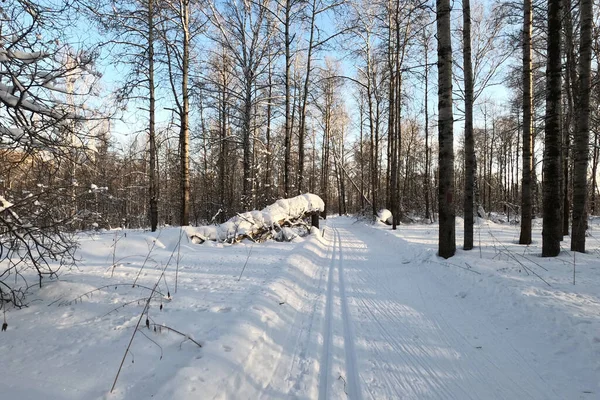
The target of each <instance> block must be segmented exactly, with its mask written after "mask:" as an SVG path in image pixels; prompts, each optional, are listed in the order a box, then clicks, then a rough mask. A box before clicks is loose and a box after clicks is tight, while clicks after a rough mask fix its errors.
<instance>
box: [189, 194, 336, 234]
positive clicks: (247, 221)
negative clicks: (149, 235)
mask: <svg viewBox="0 0 600 400" xmlns="http://www.w3.org/2000/svg"><path fill="white" fill-rule="evenodd" d="M323 209H324V203H323V200H322V199H321V198H320V197H319V196H317V195H315V194H311V193H306V194H302V195H299V196H296V197H292V198H290V199H280V200H277V201H276V202H275V203H273V204H271V205H270V206H267V207H265V208H264V209H263V210H262V211H257V210H255V211H249V212H245V213H240V214H237V215H236V216H234V217H232V218H230V219H229V220H228V221H226V222H224V223H222V224H220V225H207V226H200V227H197V228H195V229H194V232H193V233H191V234H190V239H191V240H192V242H194V243H204V242H205V241H207V240H212V241H218V242H226V243H237V242H239V241H241V240H243V239H249V240H252V241H255V242H263V241H265V240H268V239H271V238H277V237H279V238H282V237H283V238H284V240H285V239H286V235H279V234H280V233H281V231H282V229H283V228H286V227H298V226H302V227H305V228H306V229H307V231H308V232H310V224H309V223H308V222H307V220H308V219H309V218H310V219H312V222H313V223H314V221H315V218H314V216H315V215H317V217H316V218H317V220H316V221H317V225H318V215H319V213H321V212H322V211H323Z"/></svg>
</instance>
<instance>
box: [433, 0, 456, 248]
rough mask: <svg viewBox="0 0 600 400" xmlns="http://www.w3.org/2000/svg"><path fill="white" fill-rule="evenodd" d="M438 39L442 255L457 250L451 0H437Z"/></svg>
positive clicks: (439, 188) (439, 203)
mask: <svg viewBox="0 0 600 400" xmlns="http://www.w3.org/2000/svg"><path fill="white" fill-rule="evenodd" d="M436 11H437V39H438V141H439V159H438V174H439V187H438V210H439V211H438V212H439V224H440V226H439V243H438V249H439V250H438V254H439V256H440V257H443V258H449V257H452V256H453V255H454V253H455V251H456V241H455V229H456V228H455V211H454V199H453V196H454V135H453V123H454V118H453V116H452V41H451V37H450V1H449V0H436Z"/></svg>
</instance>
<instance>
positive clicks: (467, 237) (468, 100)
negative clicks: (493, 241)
mask: <svg viewBox="0 0 600 400" xmlns="http://www.w3.org/2000/svg"><path fill="white" fill-rule="evenodd" d="M462 4H463V59H464V68H463V71H464V77H465V193H464V207H463V210H464V219H465V225H464V229H465V233H464V246H463V248H464V249H465V250H471V249H473V188H474V183H475V143H474V140H473V67H472V64H471V5H470V2H469V0H463V2H462Z"/></svg>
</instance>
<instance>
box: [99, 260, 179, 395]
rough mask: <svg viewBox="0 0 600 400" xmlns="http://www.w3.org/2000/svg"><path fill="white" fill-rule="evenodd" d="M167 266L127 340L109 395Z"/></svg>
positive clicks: (113, 388) (164, 269)
mask: <svg viewBox="0 0 600 400" xmlns="http://www.w3.org/2000/svg"><path fill="white" fill-rule="evenodd" d="M168 266H169V264H168V263H167V264H166V265H165V267H164V268H163V270H162V273H161V275H160V276H159V277H158V279H157V280H156V283H155V284H154V287H153V288H152V292H151V293H150V296H148V300H146V305H145V306H144V309H143V310H142V312H141V313H140V317H139V318H138V321H137V323H136V324H135V329H134V331H133V334H132V335H131V339H129V344H128V345H127V348H126V349H125V353H123V359H122V360H121V364H120V365H119V369H118V370H117V375H116V376H115V380H114V382H113V385H112V387H111V389H110V393H112V392H113V390H115V386H116V385H117V380H118V379H119V374H121V369H122V368H123V363H124V362H125V358H127V353H128V352H129V349H130V348H131V344H132V343H133V339H134V338H135V334H136V333H137V332H138V330H139V327H140V323H141V322H142V318H143V317H144V314H147V312H148V309H149V308H150V301H151V300H152V297H153V295H154V292H155V291H156V288H157V287H158V284H159V283H160V280H161V278H162V275H163V274H164V273H165V271H166V269H167V267H168ZM146 318H148V316H146Z"/></svg>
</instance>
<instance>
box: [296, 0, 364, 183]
mask: <svg viewBox="0 0 600 400" xmlns="http://www.w3.org/2000/svg"><path fill="white" fill-rule="evenodd" d="M316 13H317V2H316V0H313V1H312V12H311V18H310V35H309V39H308V54H307V56H306V75H305V77H304V91H303V93H302V105H301V106H300V116H299V118H300V123H299V131H298V135H299V136H298V193H299V194H301V193H302V191H303V190H304V140H305V138H306V106H307V102H308V88H309V83H310V69H311V61H312V52H313V41H314V31H315V17H316ZM361 146H362V143H361ZM361 154H362V153H361Z"/></svg>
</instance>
